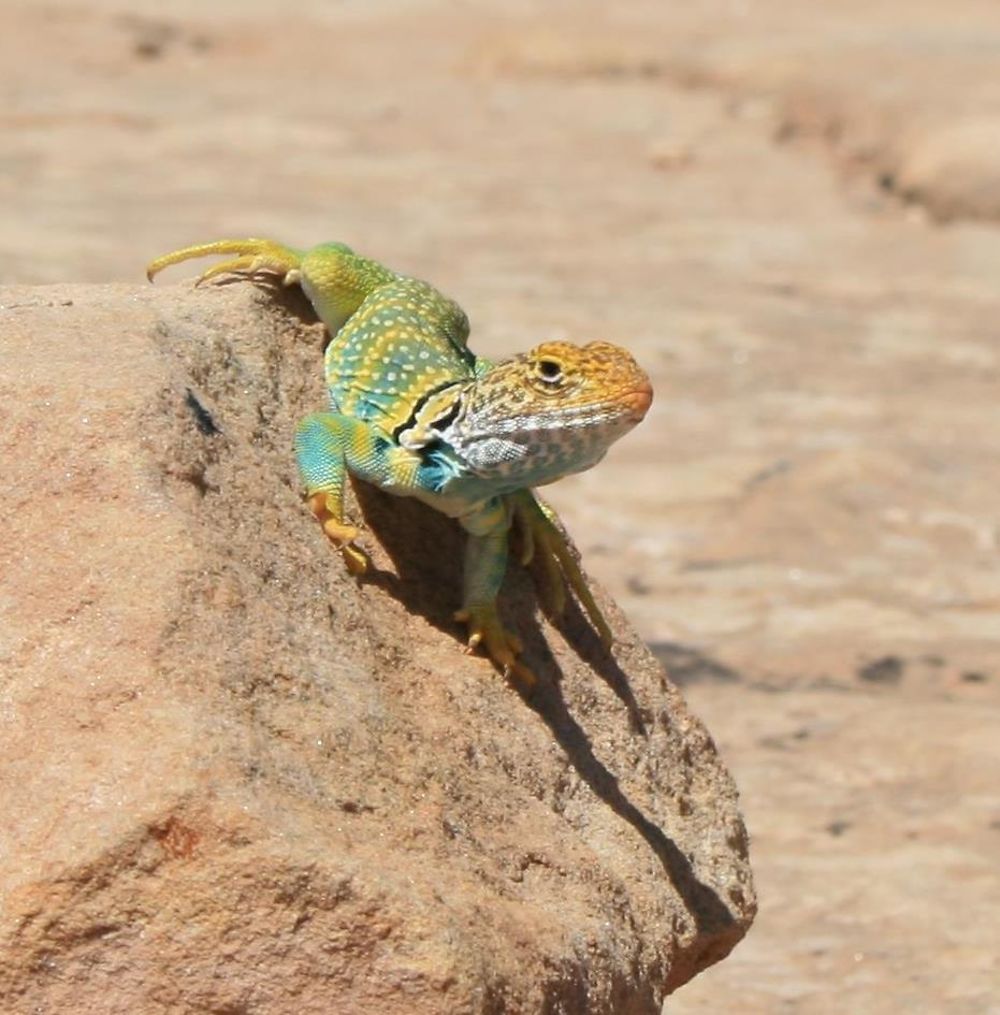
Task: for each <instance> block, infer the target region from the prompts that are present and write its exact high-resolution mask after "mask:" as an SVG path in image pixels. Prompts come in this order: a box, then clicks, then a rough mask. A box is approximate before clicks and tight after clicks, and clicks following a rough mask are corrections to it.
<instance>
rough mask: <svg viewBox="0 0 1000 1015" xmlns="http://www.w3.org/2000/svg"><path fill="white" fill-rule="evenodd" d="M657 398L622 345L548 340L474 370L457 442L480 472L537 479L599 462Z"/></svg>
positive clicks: (521, 480)
mask: <svg viewBox="0 0 1000 1015" xmlns="http://www.w3.org/2000/svg"><path fill="white" fill-rule="evenodd" d="M652 399H653V389H652V388H651V387H650V383H649V378H648V377H647V376H646V375H645V373H643V371H642V370H641V369H640V368H639V366H638V364H637V363H636V362H635V360H634V359H633V358H632V356H631V355H630V354H629V353H628V352H626V351H625V350H624V349H622V348H619V347H618V346H615V345H611V344H610V343H608V342H591V343H590V344H589V345H583V346H580V345H573V344H571V343H569V342H545V343H543V344H542V345H539V346H537V347H536V348H534V349H532V350H531V351H530V352H527V353H523V354H522V355H520V356H515V357H514V358H513V359H510V360H506V361H504V362H502V363H498V364H497V365H496V366H495V367H493V369H492V370H490V371H488V372H487V373H485V374H483V375H482V376H480V377H479V378H477V380H476V382H475V384H474V385H473V386H472V388H471V389H470V390H469V391H468V392H467V393H466V400H465V405H464V406H463V411H462V412H461V414H460V415H459V417H458V418H457V419H456V420H455V424H454V434H453V437H452V445H453V447H455V448H456V450H457V451H458V452H459V454H460V455H461V457H462V458H463V459H464V460H465V463H466V465H467V467H468V468H470V469H471V470H472V471H473V472H475V473H476V474H478V475H480V476H483V477H489V478H494V477H495V478H497V479H498V480H502V481H504V483H505V484H506V483H507V482H508V481H509V482H510V483H515V484H516V485H517V486H540V485H543V484H545V483H550V482H552V481H554V480H556V479H558V478H559V477H560V476H564V475H566V474H568V473H571V472H581V471H583V470H584V469H588V468H590V466H591V465H594V464H595V463H596V462H598V461H599V460H600V459H601V458H603V457H604V454H605V452H606V451H607V450H608V448H609V447H610V446H611V444H613V443H614V442H615V441H616V440H618V438H619V437H621V436H622V435H623V434H625V433H627V432H628V431H629V430H631V429H632V427H634V426H635V425H636V424H637V423H638V422H639V421H640V420H641V419H642V418H643V416H645V415H646V411H647V410H648V409H649V405H650V402H651V401H652Z"/></svg>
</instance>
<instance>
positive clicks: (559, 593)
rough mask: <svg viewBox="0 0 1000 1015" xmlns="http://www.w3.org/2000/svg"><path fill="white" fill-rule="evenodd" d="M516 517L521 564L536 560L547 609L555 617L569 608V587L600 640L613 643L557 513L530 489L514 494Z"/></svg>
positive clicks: (609, 629)
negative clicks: (519, 539) (540, 574)
mask: <svg viewBox="0 0 1000 1015" xmlns="http://www.w3.org/2000/svg"><path fill="white" fill-rule="evenodd" d="M513 504H514V519H515V522H516V523H517V527H518V535H519V536H520V538H521V563H522V564H530V563H531V562H532V561H533V560H534V561H536V562H537V563H538V565H539V567H540V568H541V570H542V574H543V580H542V586H541V589H540V593H541V596H542V601H543V603H544V605H545V608H546V609H547V610H548V611H549V612H550V613H552V614H554V615H555V616H557V617H558V616H561V615H562V613H563V611H564V610H565V609H566V587H567V586H569V588H571V589H572V590H573V593H574V594H575V595H576V598H577V599H578V600H579V601H580V603H581V605H582V606H583V608H584V610H586V612H587V616H588V617H590V622H591V623H592V624H593V625H594V628H595V629H596V631H597V634H598V636H599V637H600V639H601V643H602V644H603V645H604V647H605V648H608V649H610V648H611V646H612V644H613V643H614V637H613V636H612V634H611V628H610V627H609V626H608V622H607V621H606V620H605V619H604V614H603V613H601V608H600V607H599V606H598V605H597V602H596V601H595V599H594V596H593V594H592V593H591V591H590V588H589V587H588V585H587V580H586V579H585V578H584V576H583V572H582V571H581V570H580V565H579V564H578V563H577V559H576V556H575V554H574V553H573V551H572V550H571V549H570V547H569V543H568V542H567V540H566V536H565V534H564V533H563V531H562V528H561V526H560V524H559V520H558V517H557V515H556V513H555V512H554V511H553V510H552V508H550V507H549V506H548V505H547V504H545V503H544V502H543V501H541V500H539V498H538V497H536V496H535V494H533V493H531V492H530V491H524V492H523V493H519V494H516V495H514V497H513Z"/></svg>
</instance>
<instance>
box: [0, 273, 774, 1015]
mask: <svg viewBox="0 0 1000 1015" xmlns="http://www.w3.org/2000/svg"><path fill="white" fill-rule="evenodd" d="M0 312H2V315H3V321H4V329H3V334H4V339H3V342H4V354H3V357H2V360H0V363H2V367H0V378H2V382H0V383H2V387H3V398H2V404H3V406H4V413H5V417H6V420H5V425H4V427H3V430H2V434H3V444H2V450H0V454H2V462H3V474H4V485H5V488H6V497H7V507H6V510H5V521H6V527H5V528H6V535H5V538H4V540H3V544H2V547H0V553H2V570H3V574H4V576H5V582H4V597H3V600H2V624H0V630H2V638H3V640H2V644H0V658H2V662H3V673H4V692H3V707H2V711H0V722H2V724H3V728H2V735H0V744H2V749H0V750H2V760H0V765H2V770H3V772H4V773H5V778H4V780H3V783H2V807H3V813H4V815H5V819H4V822H3V824H2V827H0V854H2V856H3V860H4V862H3V864H2V866H0V892H2V897H3V900H4V902H3V906H2V908H0V913H2V916H0V941H2V944H0V947H2V949H3V955H4V961H3V963H2V964H0V1009H2V1010H3V1011H5V1012H57V1011H58V1012H66V1011H73V1012H76V1013H86V1012H101V1013H115V1012H129V1013H132V1012H137V1011H142V1012H167V1011H169V1012H182V1011H215V1012H231V1013H236V1012H251V1011H252V1012H256V1013H271V1012H290V1011H295V1012H296V1013H298V1015H306V1013H320V1012H322V1013H324V1015H327V1013H329V1012H331V1011H337V1012H345V1013H347V1012H379V1013H393V1012H400V1013H402V1012H406V1013H408V1015H413V1013H421V1012H472V1011H476V1012H504V1011H510V1012H514V1011H517V1012H530V1011H543V1010H544V1011H550V1012H618V1013H621V1012H629V1013H645V1012H656V1011H658V1010H659V1005H660V1003H661V1001H662V998H663V997H664V995H665V994H667V993H669V992H670V991H672V990H673V989H675V988H676V987H677V986H679V985H680V984H682V983H684V982H685V981H686V980H688V979H689V978H690V977H692V976H693V975H695V974H696V973H697V972H698V971H699V970H701V969H703V968H705V967H706V966H708V965H710V964H711V963H713V962H716V961H718V960H719V959H721V958H723V957H724V956H725V955H726V954H727V953H728V952H729V950H730V949H731V948H732V947H733V946H734V945H735V944H736V942H737V941H739V939H740V938H741V937H742V936H743V934H744V933H745V932H746V930H747V927H748V926H749V924H750V921H751V920H752V918H753V914H754V909H755V899H754V892H753V886H752V882H751V876H750V869H749V865H748V860H747V838H746V832H745V830H744V826H743V823H742V820H741V817H740V814H739V811H738V809H737V799H736V792H735V789H734V787H733V784H732V781H731V780H730V778H729V776H728V774H727V773H726V772H725V770H724V768H723V767H722V764H721V763H720V761H719V758H718V756H717V754H716V750H715V747H714V745H713V743H712V740H711V738H710V737H709V735H708V733H707V732H706V731H705V729H704V728H703V726H702V725H701V724H700V723H699V722H698V721H697V719H695V718H694V717H693V716H691V715H690V713H688V711H687V710H686V708H685V706H684V704H683V702H682V701H681V699H680V698H679V696H678V694H677V692H676V690H675V689H674V688H673V686H672V685H671V684H670V683H669V682H668V681H667V680H666V679H665V677H664V675H663V673H662V671H661V669H660V668H659V666H658V665H657V664H656V662H655V661H654V660H653V659H652V657H651V656H650V654H649V652H648V651H647V649H646V648H645V646H643V645H642V644H641V643H640V642H639V641H638V639H637V637H636V635H635V634H634V633H633V632H632V631H631V629H630V628H629V627H628V626H627V624H626V623H625V621H624V619H623V618H622V617H621V615H620V613H618V612H617V610H616V608H615V607H614V605H613V604H611V603H609V602H608V601H607V599H606V598H605V599H604V600H603V604H604V608H605V609H606V610H607V611H608V612H609V615H610V617H611V619H612V621H613V625H614V627H615V629H616V634H617V637H618V645H617V648H616V650H615V656H614V658H611V657H609V656H607V655H606V654H604V653H603V652H602V651H601V649H600V647H599V644H598V643H597V641H596V639H595V638H594V636H593V635H592V634H591V633H590V631H589V628H588V627H587V625H586V623H585V622H584V620H583V619H582V618H581V616H580V615H579V613H578V612H576V611H571V612H570V615H569V616H568V618H567V619H566V620H565V621H564V622H563V623H561V624H560V630H559V631H556V630H555V629H553V628H552V627H550V626H549V624H548V623H547V622H546V621H544V620H542V619H541V618H539V617H538V616H537V615H536V608H535V599H534V595H533V593H532V591H531V584H530V581H529V578H528V576H526V575H525V574H524V573H523V571H521V570H520V569H514V570H513V571H512V574H511V575H510V578H509V581H508V584H507V588H506V591H505V594H504V602H505V603H506V604H507V608H508V609H509V613H510V619H511V621H512V623H513V624H514V625H515V626H516V628H517V630H518V631H520V632H521V633H522V634H523V635H524V637H525V640H526V642H527V645H528V653H529V660H530V662H531V664H532V665H534V666H535V667H536V668H537V671H538V673H539V675H540V681H539V686H538V688H537V689H536V691H535V692H534V693H533V694H530V695H528V694H520V693H519V692H518V691H517V690H515V689H513V688H512V687H511V686H509V685H507V684H506V683H505V682H504V680H503V679H502V678H501V677H500V676H499V675H498V674H497V673H496V672H495V671H494V670H493V669H492V668H491V666H490V665H489V663H488V662H487V661H486V660H484V659H482V658H478V657H472V656H468V655H465V654H464V653H463V651H462V643H461V634H462V633H461V630H460V629H459V628H458V627H457V625H455V624H454V623H453V621H452V620H451V612H452V610H453V609H454V608H455V605H456V603H457V598H458V594H459V582H460V563H459V561H460V552H461V540H460V535H459V533H458V531H457V529H456V526H455V525H454V524H453V523H452V522H450V521H448V520H447V519H445V518H443V517H442V516H439V515H437V514H435V513H434V512H432V511H429V510H427V509H425V508H423V507H422V506H421V505H420V504H418V503H416V502H412V501H404V500H399V499H396V498H391V497H388V496H386V495H384V494H381V493H379V492H378V491H373V490H371V489H369V488H365V487H359V493H360V499H361V502H362V506H363V509H364V510H363V516H364V518H365V521H366V525H367V527H368V529H367V530H366V533H365V541H366V543H367V545H368V547H369V548H370V549H371V551H372V553H373V558H374V561H375V563H376V565H377V570H376V573H375V574H373V575H372V576H371V577H370V579H367V580H365V581H362V582H360V583H359V582H356V581H355V580H353V579H351V578H350V577H349V576H348V575H347V574H346V572H345V571H344V569H343V567H342V566H341V563H340V561H339V560H338V559H337V558H336V556H335V554H333V553H332V552H331V549H330V547H329V546H328V545H327V544H326V542H325V540H324V538H323V537H322V535H321V533H320V531H319V529H318V527H317V526H316V525H315V523H314V522H313V521H312V519H311V517H310V516H309V515H308V512H307V511H306V510H305V509H304V507H303V504H302V500H301V496H300V491H299V484H298V479H297V477H296V472H295V465H294V461H293V456H292V454H291V449H290V440H291V433H292V428H293V425H294V421H295V420H296V419H297V418H298V417H299V416H301V415H302V414H304V413H305V412H307V411H309V410H311V409H314V408H315V407H317V406H320V405H322V404H323V401H324V392H323V386H322V381H321V376H320V374H321V370H320V361H321V349H322V342H323V335H322V329H321V327H320V326H319V325H318V324H317V323H316V322H315V321H314V320H313V319H311V318H310V314H309V311H308V308H307V307H306V306H305V304H304V303H303V302H302V301H301V300H298V299H296V298H295V296H294V295H290V294H287V293H279V294H269V293H262V292H259V291H257V290H255V289H253V288H252V287H250V286H248V285H238V286H234V287H218V288H206V289H201V290H193V289H191V288H189V287H182V288H170V287H163V288H153V287H149V288H143V289H140V290H136V289H134V288H131V287H127V286H102V287H96V286H93V287H86V286H60V287H47V288H9V289H4V290H2V291H0ZM351 512H352V515H353V516H357V515H358V512H359V508H358V505H357V504H355V503H352V504H351ZM376 537H377V538H376Z"/></svg>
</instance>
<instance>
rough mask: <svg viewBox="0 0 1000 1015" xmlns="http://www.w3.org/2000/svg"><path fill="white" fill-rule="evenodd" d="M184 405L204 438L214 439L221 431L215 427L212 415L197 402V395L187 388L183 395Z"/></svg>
mask: <svg viewBox="0 0 1000 1015" xmlns="http://www.w3.org/2000/svg"><path fill="white" fill-rule="evenodd" d="M184 404H185V405H186V406H187V407H188V408H189V409H190V410H191V415H192V416H194V421H195V424H196V425H197V427H198V429H199V430H200V431H201V432H202V433H203V434H205V436H206V437H214V436H215V434H217V433H221V432H222V431H221V430H220V429H219V428H218V427H217V426H216V425H215V420H214V419H213V418H212V414H211V413H210V412H209V411H208V409H206V408H205V406H203V405H202V404H201V402H199V401H198V397H197V395H195V393H194V392H193V391H192V390H191V389H190V388H188V389H187V390H186V391H185V393H184Z"/></svg>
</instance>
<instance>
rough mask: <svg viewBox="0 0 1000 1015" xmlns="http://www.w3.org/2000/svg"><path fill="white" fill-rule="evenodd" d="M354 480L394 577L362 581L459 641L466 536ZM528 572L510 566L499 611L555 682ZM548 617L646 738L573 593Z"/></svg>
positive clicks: (624, 681)
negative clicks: (559, 613)
mask: <svg viewBox="0 0 1000 1015" xmlns="http://www.w3.org/2000/svg"><path fill="white" fill-rule="evenodd" d="M352 483H353V487H354V492H355V495H356V496H357V499H358V504H359V506H360V508H361V511H362V513H363V514H364V517H365V521H366V522H367V524H368V526H369V528H370V529H371V530H372V532H373V533H374V534H375V536H376V537H377V538H378V541H379V543H380V544H381V545H382V548H383V549H384V550H385V551H386V553H387V554H388V555H389V558H390V559H391V561H392V563H393V567H394V568H395V572H396V573H395V574H393V573H392V572H390V571H385V570H380V569H373V570H372V571H370V572H369V574H368V575H366V576H365V578H363V579H362V580H363V581H367V582H370V583H371V584H375V585H378V586H380V587H381V588H384V589H385V590H386V591H387V592H388V593H389V594H390V595H392V596H393V597H394V598H396V599H397V600H399V602H401V603H402V604H403V605H404V606H405V607H406V609H407V610H409V611H410V612H411V613H419V614H420V615H422V616H423V617H424V618H425V619H426V620H427V621H428V622H429V623H431V624H433V625H434V626H435V627H436V628H438V629H439V630H441V631H444V632H446V633H448V634H451V635H453V636H455V637H457V638H459V640H460V641H462V642H463V643H464V638H463V637H462V635H463V629H462V625H460V624H459V623H458V622H457V621H456V620H455V619H454V613H455V610H457V609H458V606H459V603H460V601H461V594H462V591H461V590H462V560H463V557H464V553H465V535H464V533H463V532H462V531H461V528H460V527H459V525H458V524H457V523H456V522H454V521H453V520H452V519H449V518H447V517H445V516H444V515H443V514H441V513H440V512H439V511H434V510H433V509H432V508H429V507H428V506H427V505H425V504H421V503H420V502H419V501H417V500H413V499H411V498H401V497H394V496H392V495H390V494H387V493H384V492H383V491H381V490H379V489H377V488H376V487H374V486H371V485H370V484H368V483H364V482H358V481H356V480H352ZM513 556H514V555H513V554H512V557H513ZM529 570H532V568H531V567H529V568H528V569H525V568H524V567H522V566H520V565H518V564H516V563H514V562H513V561H512V562H511V564H510V565H509V566H508V573H507V576H506V577H505V579H504V588H503V591H502V593H501V597H500V607H501V610H502V612H504V613H505V614H507V615H508V620H509V621H510V622H511V625H512V627H513V628H514V630H516V631H517V633H518V635H519V636H520V637H521V639H522V641H523V642H524V644H525V655H526V657H527V659H529V660H530V663H531V666H532V668H533V669H534V670H535V671H536V673H537V674H538V675H539V676H540V677H542V678H543V679H544V678H549V679H551V680H553V681H559V680H561V679H562V673H561V671H560V670H559V666H558V664H557V662H556V658H555V656H554V655H553V653H552V650H551V649H550V648H549V645H548V642H547V641H546V639H545V636H544V634H543V632H542V628H541V625H540V624H539V622H538V617H537V614H536V612H535V609H534V606H535V603H536V601H537V599H536V595H535V591H534V587H533V583H532V581H531V578H530V577H529V574H528V571H529ZM548 619H549V621H550V623H551V624H552V625H553V626H554V627H555V628H556V630H558V631H559V633H560V634H561V635H562V636H563V638H564V639H565V640H566V642H567V644H568V645H569V646H570V648H572V649H573V651H574V652H575V653H576V655H577V656H578V657H579V658H580V659H581V660H582V661H583V662H585V663H587V664H588V665H590V666H591V667H592V669H593V670H594V672H595V673H597V675H598V676H599V677H600V678H601V679H602V680H604V681H605V683H607V685H608V686H609V687H610V688H611V690H612V691H613V692H614V693H615V695H616V696H617V697H618V698H619V700H620V701H621V702H622V704H623V705H624V706H625V710H626V713H627V715H628V719H629V724H630V727H631V729H632V731H633V732H634V733H638V734H641V735H643V736H645V735H646V728H645V722H644V720H643V717H642V712H641V709H640V708H639V704H638V702H637V701H636V699H635V695H634V694H633V693H632V689H631V687H630V686H629V682H628V678H627V676H626V675H625V672H624V670H622V668H621V667H620V666H619V665H618V662H617V660H616V659H615V658H614V656H613V655H612V654H611V652H610V651H609V650H608V649H607V648H606V647H605V646H604V644H603V643H602V642H601V640H600V638H599V637H598V635H597V633H596V632H595V631H594V629H593V627H592V626H591V624H590V621H589V620H588V618H587V617H586V615H585V614H584V613H583V611H582V610H581V608H580V606H579V604H578V603H577V602H576V600H575V599H574V598H573V597H572V595H568V596H567V603H566V608H565V610H564V612H563V614H562V616H559V617H552V616H549V618H548Z"/></svg>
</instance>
